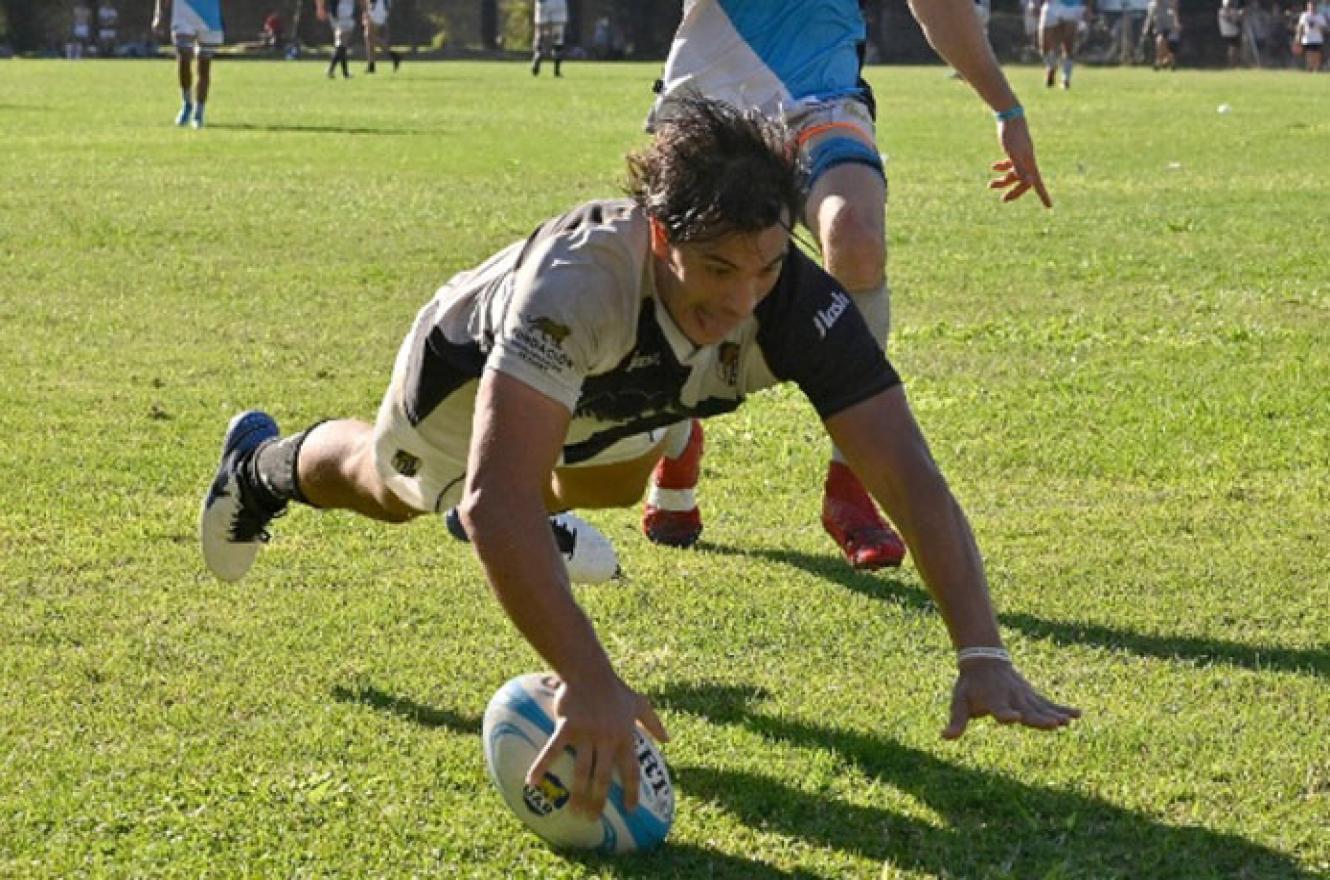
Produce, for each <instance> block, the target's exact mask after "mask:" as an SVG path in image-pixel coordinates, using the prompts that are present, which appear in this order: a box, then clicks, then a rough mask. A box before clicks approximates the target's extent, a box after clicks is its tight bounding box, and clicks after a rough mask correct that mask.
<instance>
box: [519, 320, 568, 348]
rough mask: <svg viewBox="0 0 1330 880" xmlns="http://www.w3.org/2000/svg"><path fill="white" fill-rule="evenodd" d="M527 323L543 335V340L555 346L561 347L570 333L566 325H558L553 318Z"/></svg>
mask: <svg viewBox="0 0 1330 880" xmlns="http://www.w3.org/2000/svg"><path fill="white" fill-rule="evenodd" d="M527 323H529V324H530V325H531V326H532V327H533V328H535V329H536V330H538V331H540V332H541V333H544V334H545V338H546V339H548V340H549V341H550V342H552V343H554V344H555V345H563V341H564V340H565V339H567V338H568V334H569V333H571V332H572V331H571V330H569V329H568V325H567V324H560V323H559V322H558V321H556V320H554V319H553V318H532V319H530V320H529V321H528V322H527Z"/></svg>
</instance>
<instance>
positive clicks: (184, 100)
mask: <svg viewBox="0 0 1330 880" xmlns="http://www.w3.org/2000/svg"><path fill="white" fill-rule="evenodd" d="M168 11H169V14H170V22H171V42H172V44H173V45H174V46H175V52H176V74H177V79H178V80H179V82H180V99H181V105H180V112H179V113H178V114H177V115H176V118H175V124H176V125H190V124H192V125H193V126H194V127H195V128H203V108H204V105H205V104H206V103H207V101H208V94H209V92H211V90H212V57H213V55H215V54H216V53H217V48H218V47H219V46H221V45H222V43H224V42H225V41H226V33H225V31H224V29H223V27H222V3H221V0H157V7H156V9H155V10H154V12H153V14H152V29H153V32H154V33H161V32H162V30H163V29H164V28H165V27H166V22H167V14H168ZM195 59H197V60H198V79H197V81H195V79H194V77H193V75H192V72H191V66H192V64H193V62H194V60H195Z"/></svg>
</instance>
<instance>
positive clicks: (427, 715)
mask: <svg viewBox="0 0 1330 880" xmlns="http://www.w3.org/2000/svg"><path fill="white" fill-rule="evenodd" d="M332 695H333V697H334V698H335V699H337V700H338V701H339V702H342V703H360V704H361V705H364V706H369V707H370V708H371V709H378V710H380V711H382V712H390V713H392V714H393V715H396V716H398V717H399V718H403V719H405V720H407V721H411V722H414V723H415V724H419V725H421V726H422V727H446V728H447V729H449V730H451V731H453V732H454V733H470V734H475V735H476V736H480V725H481V721H480V718H479V717H477V716H473V715H461V714H459V713H457V712H453V711H451V710H448V709H437V708H435V707H433V706H426V705H424V704H423V703H417V702H416V701H415V700H412V699H411V698H409V697H401V696H397V695H395V694H390V693H387V692H385V691H381V690H379V689H378V688H376V687H374V686H373V685H367V686H363V687H356V688H347V687H342V686H341V685H338V686H337V687H335V688H333V689H332Z"/></svg>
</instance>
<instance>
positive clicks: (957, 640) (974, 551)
mask: <svg viewBox="0 0 1330 880" xmlns="http://www.w3.org/2000/svg"><path fill="white" fill-rule="evenodd" d="M906 479H907V480H908V481H909V482H910V483H912V484H913V485H912V486H911V487H910V488H908V489H906V490H905V491H906V494H907V495H908V496H909V500H908V503H907V504H905V505H904V506H903V507H904V510H905V511H906V513H904V514H903V515H898V516H893V521H894V522H895V523H896V525H897V526H899V527H900V530H901V536H902V537H903V538H904V539H905V542H906V544H907V545H908V546H909V548H910V552H911V553H912V554H913V555H914V564H915V567H916V568H918V569H919V573H920V575H921V576H922V577H923V579H924V583H925V584H926V585H927V586H928V590H929V592H930V593H931V594H932V596H933V601H934V602H936V603H937V606H938V609H939V610H940V611H941V612H942V618H943V620H945V621H946V624H947V632H948V633H949V634H950V636H951V641H952V644H953V645H954V646H956V647H958V648H963V647H973V646H978V645H989V646H997V645H1001V644H1002V640H1001V636H1000V635H999V634H998V628H997V619H996V616H995V615H994V613H993V605H992V602H991V601H990V600H989V596H988V583H987V580H986V579H985V577H984V566H983V561H982V559H981V558H980V555H979V548H978V545H977V544H976V543H975V540H974V533H973V532H972V531H971V530H970V524H969V521H968V520H967V519H966V517H965V513H964V512H963V511H962V510H961V508H960V505H959V504H958V503H957V502H956V499H955V497H954V496H953V495H952V494H951V490H950V489H948V488H947V486H946V483H945V482H943V480H942V477H941V475H940V474H937V473H936V472H933V473H932V474H931V475H929V474H916V475H910V476H908V477H907V478H906Z"/></svg>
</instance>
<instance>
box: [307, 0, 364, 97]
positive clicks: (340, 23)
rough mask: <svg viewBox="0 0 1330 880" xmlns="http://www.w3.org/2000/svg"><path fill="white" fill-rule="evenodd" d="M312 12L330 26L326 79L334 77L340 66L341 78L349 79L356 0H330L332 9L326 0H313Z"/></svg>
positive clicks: (354, 32) (354, 33)
mask: <svg viewBox="0 0 1330 880" xmlns="http://www.w3.org/2000/svg"><path fill="white" fill-rule="evenodd" d="M314 12H315V14H316V15H317V16H318V18H319V21H326V22H328V24H329V25H331V26H332V32H333V54H332V59H331V60H330V61H329V62H328V79H334V78H335V77H336V71H337V68H338V67H339V66H340V67H341V68H342V78H343V79H350V78H351V70H350V66H349V64H348V60H347V59H348V56H349V55H350V52H351V50H350V48H349V46H350V43H351V40H353V39H354V38H355V35H356V0H332V9H331V10H329V8H328V0H314Z"/></svg>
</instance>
